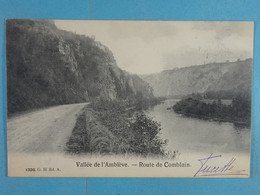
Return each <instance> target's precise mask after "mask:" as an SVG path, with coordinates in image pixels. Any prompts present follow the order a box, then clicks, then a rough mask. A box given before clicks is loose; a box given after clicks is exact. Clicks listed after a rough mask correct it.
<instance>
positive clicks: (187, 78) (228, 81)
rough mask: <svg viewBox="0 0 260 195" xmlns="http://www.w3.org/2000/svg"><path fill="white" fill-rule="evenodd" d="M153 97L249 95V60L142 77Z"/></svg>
mask: <svg viewBox="0 0 260 195" xmlns="http://www.w3.org/2000/svg"><path fill="white" fill-rule="evenodd" d="M142 78H143V79H144V80H145V81H147V82H148V83H149V84H150V85H151V86H152V87H153V89H154V95H155V96H175V97H177V96H182V95H188V94H192V93H204V92H214V91H215V92H218V91H222V92H223V91H226V92H229V93H234V94H243V95H246V96H251V80H252V59H246V60H238V61H235V62H225V63H211V64H206V65H198V66H190V67H185V68H178V69H172V70H165V71H162V72H160V73H156V74H150V75H143V76H142Z"/></svg>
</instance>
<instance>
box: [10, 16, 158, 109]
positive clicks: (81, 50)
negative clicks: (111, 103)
mask: <svg viewBox="0 0 260 195" xmlns="http://www.w3.org/2000/svg"><path fill="white" fill-rule="evenodd" d="M6 51H7V93H8V114H10V113H15V112H19V111H25V110H28V109H33V108H40V107H45V106H50V105H58V104H69V103H77V102H85V101H89V100H93V99H96V98H104V99H108V100H114V99H123V100H125V99H129V98H132V97H134V96H135V95H136V94H137V93H141V94H142V96H143V97H146V98H153V90H152V88H151V87H150V86H149V84H148V83H147V82H145V81H143V80H142V79H141V78H140V77H139V76H137V75H132V74H130V73H127V72H125V71H123V70H121V69H120V68H119V67H118V66H117V63H116V60H115V59H114V57H113V53H112V52H111V51H110V50H109V48H108V47H106V46H105V45H103V44H101V43H100V42H97V41H95V40H94V38H93V37H87V36H84V35H77V34H74V33H72V32H67V31H63V30H59V29H58V28H57V27H56V26H55V24H54V23H53V22H52V21H48V20H13V19H12V20H7V21H6Z"/></svg>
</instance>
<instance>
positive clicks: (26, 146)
mask: <svg viewBox="0 0 260 195" xmlns="http://www.w3.org/2000/svg"><path fill="white" fill-rule="evenodd" d="M87 104H88V103H80V104H68V105H60V106H54V107H50V108H46V109H41V110H37V111H34V112H30V113H26V114H24V115H20V116H17V117H12V118H10V119H8V120H7V145H8V146H7V147H8V152H19V153H22V152H27V153H34V152H59V153H62V152H64V148H65V146H66V142H67V140H68V138H69V137H70V135H71V133H72V130H73V127H74V125H75V123H76V118H77V114H78V113H79V112H80V110H81V109H82V108H83V107H84V106H85V105H87Z"/></svg>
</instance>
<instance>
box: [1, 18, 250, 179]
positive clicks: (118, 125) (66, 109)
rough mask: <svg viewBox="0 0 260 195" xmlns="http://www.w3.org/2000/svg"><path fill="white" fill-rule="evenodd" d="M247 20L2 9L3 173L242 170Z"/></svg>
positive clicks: (246, 149) (246, 169) (245, 172)
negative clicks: (117, 17) (45, 14)
mask: <svg viewBox="0 0 260 195" xmlns="http://www.w3.org/2000/svg"><path fill="white" fill-rule="evenodd" d="M253 32H254V23H253V22H238V21H236V22H234V21H232V22H231V21H221V22H219V21H122V20H121V21H109V20H107V21H99V20H34V19H7V20H6V69H7V114H8V118H7V150H8V176H11V177H195V178H200V177H205V178H211V177H238V178H242V177H245V178H247V177H250V145H251V98H252V97H251V96H252V87H251V86H252V69H253V37H254V34H253Z"/></svg>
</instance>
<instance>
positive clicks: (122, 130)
mask: <svg viewBox="0 0 260 195" xmlns="http://www.w3.org/2000/svg"><path fill="white" fill-rule="evenodd" d="M128 108H129V102H127V101H107V100H104V99H99V100H95V101H93V102H92V104H91V109H93V112H92V114H91V113H90V112H89V111H88V113H87V114H86V113H85V115H83V116H82V115H80V116H79V117H78V120H77V124H76V127H75V128H74V130H73V132H72V136H71V138H70V140H69V142H68V143H67V146H68V151H69V152H72V153H97V152H98V153H105V154H109V153H111V154H112V153H113V154H126V153H130V154H139V155H142V156H147V155H164V154H165V151H164V146H165V145H166V141H165V140H162V139H161V138H160V137H159V133H160V131H161V127H160V124H159V123H157V122H156V121H153V120H152V119H151V118H149V117H148V116H147V115H146V114H145V113H144V112H142V111H137V110H132V109H128ZM86 110H90V108H88V109H86ZM85 112H87V111H85ZM89 115H92V120H90V119H89ZM94 115H95V116H94ZM82 117H83V118H82ZM93 119H94V120H93ZM81 123H83V125H82V124H81ZM84 124H86V125H85V126H84ZM86 144H87V145H86ZM101 146H102V147H101Z"/></svg>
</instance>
